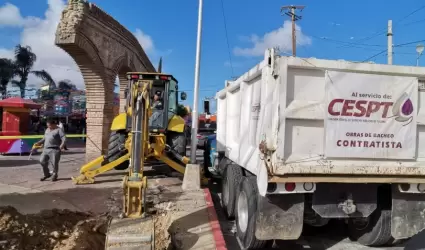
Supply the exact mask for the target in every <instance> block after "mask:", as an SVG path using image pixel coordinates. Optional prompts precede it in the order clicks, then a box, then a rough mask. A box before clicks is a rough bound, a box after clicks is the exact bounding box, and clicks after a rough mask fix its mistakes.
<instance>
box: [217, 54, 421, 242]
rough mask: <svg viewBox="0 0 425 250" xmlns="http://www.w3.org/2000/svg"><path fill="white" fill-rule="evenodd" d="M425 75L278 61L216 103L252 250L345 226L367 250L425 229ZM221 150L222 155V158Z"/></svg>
mask: <svg viewBox="0 0 425 250" xmlns="http://www.w3.org/2000/svg"><path fill="white" fill-rule="evenodd" d="M423 80H425V68H422V67H407V66H396V65H381V64H373V63H355V62H348V61H340V60H319V59H314V58H309V59H303V58H297V57H286V56H279V55H277V54H276V52H275V50H274V49H269V50H267V51H266V53H265V57H264V60H263V61H262V62H261V63H259V64H258V65H256V66H255V67H254V68H252V69H251V70H249V71H248V72H246V73H245V74H244V75H242V76H241V77H239V78H238V79H237V80H234V81H228V82H226V86H225V88H224V89H223V90H221V91H219V92H218V93H217V95H216V99H217V135H216V154H215V155H216V158H215V159H213V162H214V164H213V168H214V169H215V170H216V171H217V172H219V173H220V174H221V175H222V178H223V181H222V192H223V193H222V206H223V208H224V210H225V213H226V215H227V216H228V218H229V219H231V218H234V217H235V218H236V225H237V238H238V240H239V242H240V243H241V245H242V246H243V248H245V249H256V248H261V247H263V246H264V245H265V244H266V243H267V242H270V240H274V239H279V240H295V239H298V238H299V237H300V235H301V232H302V229H303V225H304V224H308V225H310V226H315V227H320V226H324V225H326V224H327V223H328V221H329V219H334V218H335V219H342V220H344V221H345V222H346V223H347V227H348V232H349V237H350V238H351V239H352V240H355V241H357V242H359V243H360V244H363V245H366V246H382V245H391V244H394V243H395V242H397V241H399V240H401V239H406V238H409V237H411V236H413V235H415V234H417V233H418V232H420V231H421V230H422V229H424V228H425V99H424V98H425V92H424V91H425V84H424V81H423ZM214 148H215V147H214Z"/></svg>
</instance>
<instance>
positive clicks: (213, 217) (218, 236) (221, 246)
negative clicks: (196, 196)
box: [204, 188, 227, 250]
mask: <svg viewBox="0 0 425 250" xmlns="http://www.w3.org/2000/svg"><path fill="white" fill-rule="evenodd" d="M204 195H205V203H206V204H207V209H208V218H209V221H210V226H211V230H212V233H213V237H214V241H215V247H216V248H215V249H217V250H227V247H226V242H225V241H224V237H223V232H222V231H221V228H220V222H218V217H217V213H216V211H215V208H214V203H213V200H212V197H211V193H210V190H209V189H208V188H204Z"/></svg>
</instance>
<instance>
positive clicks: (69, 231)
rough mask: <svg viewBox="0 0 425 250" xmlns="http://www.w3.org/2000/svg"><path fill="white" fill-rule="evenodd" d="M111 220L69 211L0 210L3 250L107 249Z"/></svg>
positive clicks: (0, 245) (0, 247) (101, 216)
mask: <svg viewBox="0 0 425 250" xmlns="http://www.w3.org/2000/svg"><path fill="white" fill-rule="evenodd" d="M108 221H109V217H108V216H106V215H99V216H93V215H92V214H87V213H80V212H71V211H69V210H56V209H54V210H45V211H42V212H40V213H38V214H31V215H22V214H20V213H19V212H18V211H17V210H16V209H15V208H13V207H0V249H8V250H9V249H16V250H27V249H28V250H34V249H37V250H38V249H40V250H41V249H45V250H77V249H78V250H83V249H93V250H97V249H104V244H105V237H106V229H107V223H108Z"/></svg>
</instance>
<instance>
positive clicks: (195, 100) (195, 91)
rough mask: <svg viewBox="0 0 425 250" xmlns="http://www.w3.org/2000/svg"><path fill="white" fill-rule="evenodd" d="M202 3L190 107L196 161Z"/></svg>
mask: <svg viewBox="0 0 425 250" xmlns="http://www.w3.org/2000/svg"><path fill="white" fill-rule="evenodd" d="M202 3H203V0H199V7H198V8H199V9H198V35H197V38H196V59H195V85H194V87H193V109H192V131H191V145H190V162H191V163H193V164H195V163H196V148H197V144H198V138H197V136H196V135H197V134H198V99H199V96H198V95H199V67H200V61H201V38H202Z"/></svg>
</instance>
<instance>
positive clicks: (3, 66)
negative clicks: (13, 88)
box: [0, 58, 16, 99]
mask: <svg viewBox="0 0 425 250" xmlns="http://www.w3.org/2000/svg"><path fill="white" fill-rule="evenodd" d="M15 75H16V70H15V65H14V63H13V62H12V60H10V59H7V58H0V94H1V96H2V98H3V99H4V98H5V97H6V94H7V85H8V84H9V82H10V81H11V80H12V78H13V77H14V76H15Z"/></svg>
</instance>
